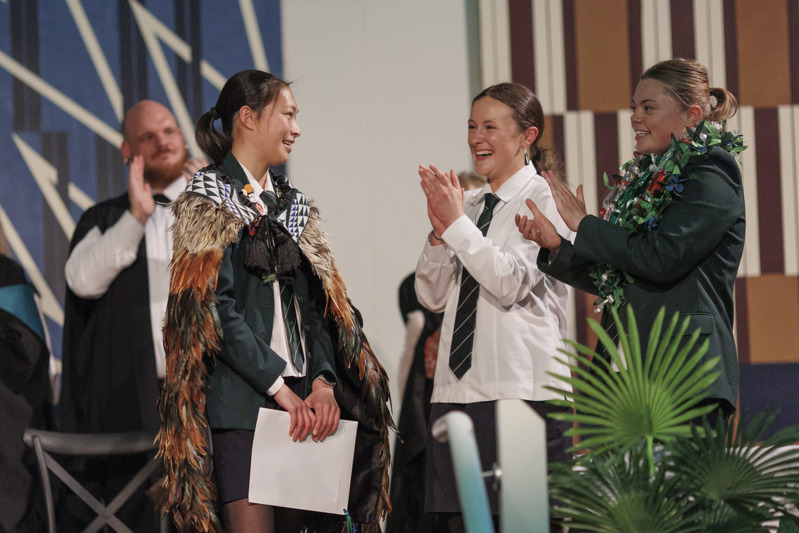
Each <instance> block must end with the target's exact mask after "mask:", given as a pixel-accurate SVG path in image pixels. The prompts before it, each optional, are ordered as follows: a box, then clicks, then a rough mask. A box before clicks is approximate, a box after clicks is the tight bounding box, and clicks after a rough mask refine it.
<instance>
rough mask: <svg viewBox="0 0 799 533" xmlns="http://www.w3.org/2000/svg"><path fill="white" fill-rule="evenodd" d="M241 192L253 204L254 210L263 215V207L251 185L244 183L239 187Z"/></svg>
mask: <svg viewBox="0 0 799 533" xmlns="http://www.w3.org/2000/svg"><path fill="white" fill-rule="evenodd" d="M241 194H242V195H244V196H246V197H247V199H248V200H249V201H250V203H251V204H252V205H253V206H255V210H256V211H258V214H259V215H263V214H264V207H263V206H262V205H261V203H260V202H259V201H258V195H257V194H255V191H254V190H253V189H252V185H250V184H249V183H248V184H247V185H245V186H244V187H243V188H242V189H241Z"/></svg>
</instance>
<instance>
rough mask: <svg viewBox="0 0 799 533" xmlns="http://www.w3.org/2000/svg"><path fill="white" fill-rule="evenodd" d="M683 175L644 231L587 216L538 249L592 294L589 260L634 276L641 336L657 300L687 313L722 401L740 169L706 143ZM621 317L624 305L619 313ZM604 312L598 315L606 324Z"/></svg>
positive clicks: (727, 381) (739, 237)
mask: <svg viewBox="0 0 799 533" xmlns="http://www.w3.org/2000/svg"><path fill="white" fill-rule="evenodd" d="M683 175H696V176H697V177H698V179H693V180H688V181H687V182H685V184H684V190H683V192H682V193H681V194H680V195H675V196H674V200H673V202H672V204H671V205H670V206H669V207H668V208H667V209H666V210H665V211H664V213H663V217H662V219H661V220H660V221H659V222H658V225H657V227H656V228H653V229H652V230H651V231H645V232H636V233H630V232H629V231H628V230H626V229H624V228H622V227H620V226H617V225H615V224H612V223H610V222H607V221H605V220H602V219H599V218H597V217H594V216H587V217H585V218H584V219H583V220H582V221H581V222H580V226H579V227H578V229H577V237H576V239H575V242H574V244H573V245H572V244H571V243H569V242H568V241H566V240H563V243H562V245H561V247H560V249H559V251H558V253H557V254H556V255H555V257H554V258H552V261H551V262H549V251H548V250H545V249H542V250H541V252H540V253H539V256H538V267H539V268H540V269H541V271H542V272H544V273H546V274H548V275H550V276H552V277H554V278H556V279H559V280H561V281H564V282H566V283H568V284H570V285H572V286H574V287H576V288H578V289H581V290H583V291H586V292H589V293H591V294H597V289H596V287H595V286H594V284H593V281H592V280H591V278H590V277H589V273H590V272H591V271H592V270H593V268H594V267H595V265H596V264H597V263H604V264H607V265H610V266H612V267H615V268H617V269H619V270H623V271H625V272H627V273H628V274H630V275H632V276H633V278H634V280H635V281H634V283H632V284H628V285H627V286H626V287H625V288H624V296H625V298H626V300H627V304H628V305H632V307H633V309H634V310H635V316H636V322H637V324H638V328H639V330H640V334H641V338H642V339H644V342H645V339H648V338H649V331H650V329H651V326H652V323H653V321H654V319H655V316H656V315H657V313H658V311H659V310H660V309H661V307H664V306H665V308H666V316H667V317H670V316H671V315H672V314H674V313H675V312H679V313H680V315H681V316H690V317H691V323H690V326H689V328H688V332H689V334H690V333H693V331H695V330H696V329H697V328H699V329H700V330H701V337H700V338H699V341H698V343H702V342H704V339H705V338H707V339H709V340H710V347H709V349H708V351H707V353H706V355H705V358H706V359H710V358H713V357H721V360H720V363H719V364H718V366H717V368H716V370H718V371H720V372H721V375H720V376H719V379H718V380H717V381H716V382H715V383H714V384H713V385H712V386H711V387H710V391H709V393H710V398H712V399H723V400H726V401H727V402H729V404H730V405H729V406H728V407H732V408H735V405H736V401H737V397H738V358H737V353H736V347H735V340H734V339H733V333H732V324H733V289H734V284H735V278H736V275H737V272H738V265H739V264H740V261H741V255H742V253H743V246H744V234H745V225H746V224H745V219H744V194H743V186H742V184H741V173H740V170H739V168H738V165H737V163H736V161H735V159H734V158H733V156H731V155H730V154H729V153H727V152H726V151H725V150H723V149H722V148H719V147H714V148H712V149H711V151H710V153H709V157H708V158H707V159H705V160H704V161H701V162H699V163H696V164H693V165H689V166H687V167H686V168H685V169H683ZM619 315H620V317H621V318H622V320H625V321H626V312H620V313H619ZM610 320H611V317H610V313H608V312H605V313H603V316H602V324H603V326H605V327H607V325H608V323H609V322H610Z"/></svg>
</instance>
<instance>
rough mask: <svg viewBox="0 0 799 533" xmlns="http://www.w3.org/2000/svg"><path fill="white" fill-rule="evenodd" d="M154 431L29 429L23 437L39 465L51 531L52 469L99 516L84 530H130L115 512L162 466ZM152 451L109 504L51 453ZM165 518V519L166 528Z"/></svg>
mask: <svg viewBox="0 0 799 533" xmlns="http://www.w3.org/2000/svg"><path fill="white" fill-rule="evenodd" d="M154 439H155V435H153V434H151V433H146V432H131V433H61V432H58V431H44V430H38V429H28V430H26V431H25V435H24V437H23V440H24V441H25V444H27V445H28V446H30V447H31V448H33V450H34V452H35V453H36V461H37V463H38V465H39V475H40V477H41V481H42V486H43V487H44V494H45V503H46V505H47V522H48V531H49V532H50V533H55V531H56V526H55V506H54V503H53V493H52V487H51V484H50V475H49V472H52V473H53V474H55V475H56V476H57V477H58V478H59V479H60V480H61V481H62V482H63V483H64V484H65V485H66V486H67V487H69V488H70V490H72V491H73V492H74V493H75V494H76V495H78V496H79V497H80V498H81V499H82V500H83V501H84V502H86V505H88V506H89V507H90V508H91V509H92V510H93V511H94V512H95V513H96V514H97V517H96V518H95V519H94V521H93V522H92V523H91V524H89V526H88V527H87V528H86V529H85V530H84V531H85V532H92V531H98V530H99V529H100V528H102V527H103V525H106V524H107V525H109V526H110V527H111V528H113V529H114V530H115V531H120V532H129V531H131V530H130V529H129V528H128V527H127V526H126V525H125V524H123V523H122V522H121V521H120V520H119V519H118V518H117V517H116V516H115V515H114V513H116V512H117V511H118V510H119V508H120V507H122V505H123V504H124V503H125V502H126V501H127V500H128V499H129V498H130V497H131V496H132V495H133V494H134V493H135V492H136V490H138V489H139V487H141V485H142V484H144V483H145V482H146V481H147V480H148V479H149V478H150V476H151V475H152V474H153V473H154V472H155V471H156V469H157V468H158V467H159V466H160V463H161V461H160V459H157V458H155V453H154V452H155V451H156V449H157V446H156V445H155V443H154ZM149 452H153V457H152V458H151V459H150V460H149V461H148V462H147V463H146V464H145V465H144V466H143V467H142V468H141V470H139V471H138V472H137V473H136V475H135V476H133V478H132V479H131V480H130V481H129V482H128V484H127V485H125V487H124V488H123V489H122V490H121V491H120V492H119V494H117V496H116V497H115V498H114V499H113V500H112V501H111V502H110V503H108V504H107V505H106V504H103V503H101V502H100V501H98V500H97V498H95V497H94V496H93V495H92V494H91V493H90V492H89V491H88V490H86V488H85V487H83V485H81V483H80V482H79V481H78V480H76V479H75V478H74V477H73V476H72V475H71V474H70V473H69V472H67V470H66V469H65V468H64V467H63V466H62V465H61V464H60V463H59V462H58V461H56V459H55V458H54V457H53V455H51V454H55V455H59V456H80V457H89V456H113V455H131V454H141V453H149ZM165 525H166V521H165V520H162V522H161V529H162V531H163V530H164V527H165Z"/></svg>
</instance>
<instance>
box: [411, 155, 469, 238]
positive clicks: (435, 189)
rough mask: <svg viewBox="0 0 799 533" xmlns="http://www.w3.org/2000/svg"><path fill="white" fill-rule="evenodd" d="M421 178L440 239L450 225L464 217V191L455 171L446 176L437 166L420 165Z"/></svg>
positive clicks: (430, 215) (429, 213)
mask: <svg viewBox="0 0 799 533" xmlns="http://www.w3.org/2000/svg"><path fill="white" fill-rule="evenodd" d="M419 177H421V178H422V181H421V185H422V190H423V191H424V194H425V196H427V211H428V216H429V217H430V222H431V223H432V224H433V229H435V230H436V235H438V236H439V237H440V236H441V233H443V232H444V230H446V229H447V228H448V227H449V225H450V224H452V223H453V222H455V220H457V219H458V218H460V217H461V216H463V189H461V186H460V182H459V181H458V176H456V175H455V171H454V170H450V172H449V174H446V173H444V172H442V171H441V170H439V169H438V168H437V167H436V166H435V165H430V167H429V168H428V167H426V166H424V165H419Z"/></svg>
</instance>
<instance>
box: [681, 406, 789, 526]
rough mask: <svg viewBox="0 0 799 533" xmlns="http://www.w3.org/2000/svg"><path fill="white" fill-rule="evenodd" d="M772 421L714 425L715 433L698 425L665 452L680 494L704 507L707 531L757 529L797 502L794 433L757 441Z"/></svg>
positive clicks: (760, 417)
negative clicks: (733, 527) (745, 526)
mask: <svg viewBox="0 0 799 533" xmlns="http://www.w3.org/2000/svg"><path fill="white" fill-rule="evenodd" d="M773 419H774V416H773V415H772V416H764V415H758V416H756V417H754V418H753V419H752V420H751V421H747V420H741V421H740V422H739V423H738V424H737V425H735V424H734V422H730V423H729V424H728V425H727V426H726V427H724V426H723V425H722V422H721V421H719V423H718V426H717V427H716V429H715V431H711V428H710V427H709V426H708V425H707V422H705V424H704V431H700V430H699V428H694V432H693V438H692V439H681V440H679V441H676V442H674V443H672V445H671V446H670V450H671V454H670V455H669V459H668V466H667V468H669V470H671V471H673V472H674V475H675V476H677V477H679V478H681V479H683V480H684V481H683V483H684V487H685V490H686V491H688V492H690V494H691V497H692V498H694V499H695V500H696V501H698V502H704V510H705V511H706V512H705V513H704V515H703V516H704V524H705V527H706V529H707V530H708V531H713V530H717V531H728V530H729V529H724V528H728V527H729V526H730V525H731V524H749V527H750V528H751V529H749V530H748V531H761V530H762V528H760V527H759V524H761V523H762V522H764V521H766V520H773V519H774V518H775V517H776V516H778V515H779V514H785V513H786V512H787V511H788V508H789V507H791V506H795V505H796V504H797V502H798V501H799V447H795V446H790V445H791V444H793V443H794V442H796V441H799V428H796V427H792V428H786V429H784V430H782V431H778V432H777V433H775V434H774V435H772V436H771V437H769V438H767V439H765V440H763V439H762V436H763V433H764V432H765V430H766V429H767V427H768V426H769V425H770V424H771V422H772V421H773Z"/></svg>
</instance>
